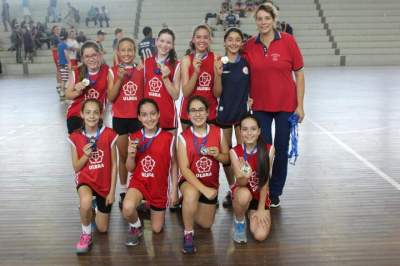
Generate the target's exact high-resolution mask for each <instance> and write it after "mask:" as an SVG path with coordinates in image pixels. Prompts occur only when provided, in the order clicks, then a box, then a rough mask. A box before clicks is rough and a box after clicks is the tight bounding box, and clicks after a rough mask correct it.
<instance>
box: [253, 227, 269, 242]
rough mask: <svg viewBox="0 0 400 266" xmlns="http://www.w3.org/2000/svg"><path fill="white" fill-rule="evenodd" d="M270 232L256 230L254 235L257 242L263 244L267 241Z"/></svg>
mask: <svg viewBox="0 0 400 266" xmlns="http://www.w3.org/2000/svg"><path fill="white" fill-rule="evenodd" d="M267 236H268V232H267V231H261V230H256V231H255V232H254V234H253V237H254V239H255V240H257V241H259V242H261V241H264V240H265V239H267Z"/></svg>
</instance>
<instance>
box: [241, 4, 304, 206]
mask: <svg viewBox="0 0 400 266" xmlns="http://www.w3.org/2000/svg"><path fill="white" fill-rule="evenodd" d="M277 15H278V11H277V10H276V8H275V7H274V6H273V5H271V4H270V3H267V4H262V5H260V6H259V7H258V8H257V10H256V12H255V15H254V17H255V20H256V25H257V28H258V31H259V34H258V35H257V36H255V37H253V38H251V39H249V40H248V41H247V43H246V44H245V46H244V48H243V53H244V56H245V58H246V60H247V62H248V63H249V68H250V73H251V77H250V97H251V98H252V99H253V105H252V109H253V111H254V115H255V116H256V117H257V119H258V121H259V122H260V124H261V133H262V136H263V137H264V140H265V141H267V142H268V143H274V147H275V148H276V158H275V160H274V166H273V171H272V176H271V182H270V183H269V188H270V199H271V207H278V206H279V205H280V199H279V197H280V195H281V194H282V191H283V187H284V185H285V182H286V176H287V165H288V148H289V135H290V123H289V121H288V119H289V117H290V116H291V115H292V114H293V113H296V114H297V115H298V116H299V122H301V121H302V120H303V118H304V108H303V101H304V73H303V66H304V64H303V56H302V55H301V52H300V49H299V47H298V45H297V43H296V40H295V39H294V38H293V36H292V35H290V34H288V33H285V32H279V31H277V30H276V21H277ZM272 121H274V124H275V135H274V142H272V132H271V125H272Z"/></svg>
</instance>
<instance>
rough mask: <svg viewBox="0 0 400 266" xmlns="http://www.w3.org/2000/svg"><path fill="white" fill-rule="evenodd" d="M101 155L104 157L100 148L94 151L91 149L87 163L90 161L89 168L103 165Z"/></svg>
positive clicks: (97, 167)
mask: <svg viewBox="0 0 400 266" xmlns="http://www.w3.org/2000/svg"><path fill="white" fill-rule="evenodd" d="M103 157H104V152H103V151H102V150H100V149H99V148H97V150H96V151H92V153H91V154H90V158H89V163H90V164H89V169H90V170H94V169H99V168H103V167H104V164H103Z"/></svg>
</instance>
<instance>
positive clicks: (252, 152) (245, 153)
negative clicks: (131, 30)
mask: <svg viewBox="0 0 400 266" xmlns="http://www.w3.org/2000/svg"><path fill="white" fill-rule="evenodd" d="M256 149H257V144H256V145H255V146H254V147H253V148H252V149H251V150H250V152H249V157H251V156H253V155H254V153H256ZM243 159H244V161H245V162H247V152H246V144H245V143H243Z"/></svg>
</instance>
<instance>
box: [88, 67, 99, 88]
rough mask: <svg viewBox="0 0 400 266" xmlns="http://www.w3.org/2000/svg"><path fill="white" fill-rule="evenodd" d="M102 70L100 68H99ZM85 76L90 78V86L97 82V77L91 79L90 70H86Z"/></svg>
mask: <svg viewBox="0 0 400 266" xmlns="http://www.w3.org/2000/svg"><path fill="white" fill-rule="evenodd" d="M99 71H100V69H99ZM85 78H86V79H88V80H89V86H91V87H93V86H94V84H96V81H97V78H96V79H91V78H90V75H89V71H86V75H85Z"/></svg>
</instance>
